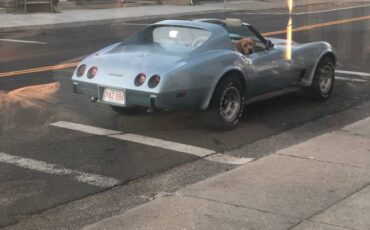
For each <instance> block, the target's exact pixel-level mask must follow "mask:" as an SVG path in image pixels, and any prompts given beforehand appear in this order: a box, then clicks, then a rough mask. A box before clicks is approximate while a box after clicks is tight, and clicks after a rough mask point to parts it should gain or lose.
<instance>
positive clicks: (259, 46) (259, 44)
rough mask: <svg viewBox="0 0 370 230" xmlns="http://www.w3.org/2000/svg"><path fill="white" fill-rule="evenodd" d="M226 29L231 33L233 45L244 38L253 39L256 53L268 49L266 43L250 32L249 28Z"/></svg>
mask: <svg viewBox="0 0 370 230" xmlns="http://www.w3.org/2000/svg"><path fill="white" fill-rule="evenodd" d="M225 29H226V30H227V31H228V32H229V36H230V39H231V42H232V43H233V44H236V43H237V42H238V41H239V40H240V39H242V38H252V39H253V40H254V41H255V47H254V51H255V52H259V51H263V50H265V49H266V47H265V44H264V42H263V41H261V39H260V38H259V37H258V36H257V35H256V34H254V33H253V32H252V31H250V30H249V29H248V27H247V26H242V27H233V26H226V27H225Z"/></svg>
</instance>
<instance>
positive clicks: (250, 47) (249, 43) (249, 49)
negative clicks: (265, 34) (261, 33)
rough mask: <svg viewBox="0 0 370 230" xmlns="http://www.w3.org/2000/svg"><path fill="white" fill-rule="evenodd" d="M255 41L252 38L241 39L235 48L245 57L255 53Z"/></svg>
mask: <svg viewBox="0 0 370 230" xmlns="http://www.w3.org/2000/svg"><path fill="white" fill-rule="evenodd" d="M254 45H255V43H254V40H253V39H252V38H243V39H240V40H239V41H238V42H237V43H236V44H235V48H236V49H237V50H238V51H239V52H240V53H242V54H244V55H249V54H252V53H254Z"/></svg>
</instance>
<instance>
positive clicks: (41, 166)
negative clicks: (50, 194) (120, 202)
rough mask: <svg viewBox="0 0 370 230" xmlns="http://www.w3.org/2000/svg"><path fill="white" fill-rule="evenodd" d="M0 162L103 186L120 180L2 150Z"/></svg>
mask: <svg viewBox="0 0 370 230" xmlns="http://www.w3.org/2000/svg"><path fill="white" fill-rule="evenodd" d="M0 162H1V163H6V164H11V165H15V166H18V167H21V168H26V169H31V170H35V171H39V172H43V173H47V174H53V175H65V176H70V177H72V178H73V179H74V180H77V181H79V182H83V183H86V184H90V185H94V186H97V187H101V188H111V187H113V186H115V185H118V184H119V181H118V180H116V179H114V178H110V177H105V176H101V175H97V174H91V173H85V172H81V171H78V170H73V169H67V168H63V167H60V166H57V165H54V164H50V163H46V162H44V161H37V160H34V159H30V158H23V157H19V156H14V155H10V154H6V153H1V152H0Z"/></svg>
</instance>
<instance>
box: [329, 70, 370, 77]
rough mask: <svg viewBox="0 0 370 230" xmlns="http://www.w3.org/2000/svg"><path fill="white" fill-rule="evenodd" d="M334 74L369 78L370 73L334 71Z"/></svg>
mask: <svg viewBox="0 0 370 230" xmlns="http://www.w3.org/2000/svg"><path fill="white" fill-rule="evenodd" d="M335 73H339V74H349V75H356V76H360V77H370V73H364V72H356V71H346V70H335Z"/></svg>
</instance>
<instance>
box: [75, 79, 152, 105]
mask: <svg viewBox="0 0 370 230" xmlns="http://www.w3.org/2000/svg"><path fill="white" fill-rule="evenodd" d="M105 88H106V87H105V86H100V85H96V84H90V83H85V82H76V81H74V82H73V92H74V93H77V94H84V95H87V96H90V97H91V98H94V99H95V100H97V102H100V103H103V104H109V105H114V106H121V107H133V106H140V107H148V108H149V107H153V105H155V99H156V98H157V95H156V94H151V93H146V92H142V91H135V90H128V89H124V90H125V93H126V103H125V104H124V105H121V104H115V103H110V102H106V101H103V100H102V98H103V93H104V89H105ZM109 88H112V87H109ZM116 89H119V88H116Z"/></svg>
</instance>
